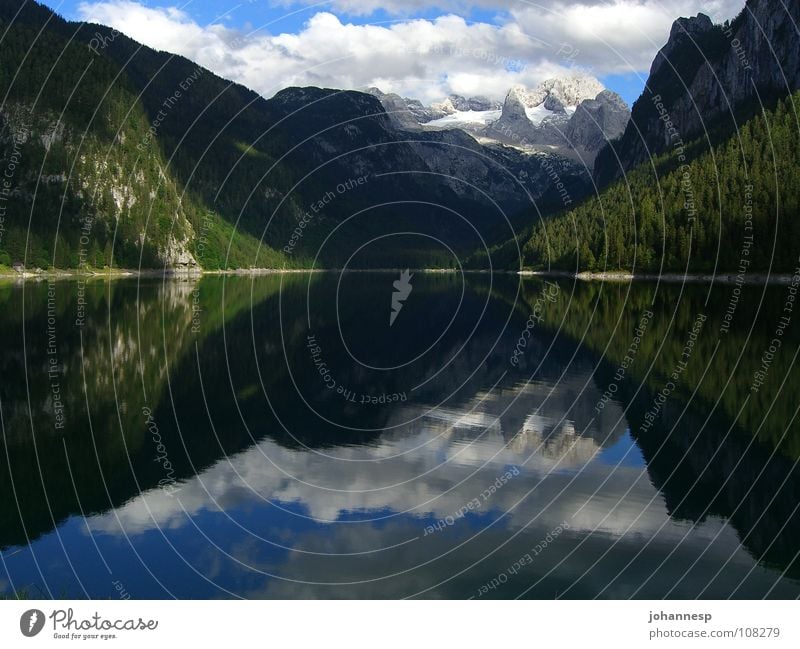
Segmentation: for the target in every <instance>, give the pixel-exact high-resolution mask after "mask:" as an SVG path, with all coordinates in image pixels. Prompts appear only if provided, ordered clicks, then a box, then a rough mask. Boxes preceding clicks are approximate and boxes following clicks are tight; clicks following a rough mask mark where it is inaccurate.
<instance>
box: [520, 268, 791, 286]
mask: <svg viewBox="0 0 800 649" xmlns="http://www.w3.org/2000/svg"><path fill="white" fill-rule="evenodd" d="M519 275H521V276H523V277H544V278H550V277H552V278H559V279H574V280H578V281H582V282H613V283H619V284H625V283H632V282H666V283H669V284H677V283H693V284H747V285H763V284H778V285H784V284H791V283H792V282H793V281H794V278H795V275H793V274H791V273H769V274H767V273H746V274H744V275H740V274H738V273H729V272H724V271H721V272H718V273H717V274H715V275H713V274H711V273H662V274H661V275H659V274H656V273H642V274H633V273H627V272H624V271H609V272H602V273H597V272H590V271H584V272H581V273H572V272H569V271H558V270H549V271H548V270H522V271H519Z"/></svg>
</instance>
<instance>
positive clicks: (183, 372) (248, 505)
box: [0, 273, 800, 598]
mask: <svg viewBox="0 0 800 649" xmlns="http://www.w3.org/2000/svg"><path fill="white" fill-rule="evenodd" d="M394 279H395V278H394V277H391V276H389V275H369V274H360V273H355V274H346V275H343V276H337V275H314V276H280V277H278V276H276V277H261V278H257V279H255V280H251V279H244V278H204V279H202V280H200V281H199V282H194V281H187V282H179V281H173V280H170V281H166V282H164V281H161V280H146V281H142V282H136V281H119V282H114V283H111V284H107V283H97V284H90V285H88V286H87V287H86V288H85V295H86V302H87V306H86V307H85V308H86V317H85V321H84V322H83V323H82V324H81V325H80V326H78V325H76V323H75V317H76V309H77V308H78V305H77V303H76V302H77V300H76V295H77V292H76V287H75V284H73V283H69V282H66V283H58V284H56V285H55V287H56V288H55V296H56V299H55V301H53V300H52V296H51V299H50V301H49V302H48V287H47V285H45V284H40V285H33V284H26V285H25V286H24V287H16V286H6V287H2V288H0V299H2V300H3V302H4V303H5V304H6V305H7V307H8V308H7V309H6V313H7V315H6V316H5V317H4V319H3V321H2V323H0V341H2V342H0V345H2V347H1V348H0V364H2V369H3V376H4V377H9V376H13V377H18V380H14V381H8V380H4V381H3V385H2V388H1V391H0V397H1V398H2V402H1V405H2V415H3V445H4V449H3V450H4V455H5V456H6V457H7V459H8V461H7V462H2V463H0V485H1V486H2V489H3V493H4V494H6V495H7V496H6V497H4V498H3V499H2V505H0V507H2V511H0V517H1V518H0V520H2V528H1V529H0V547H2V548H3V558H4V570H5V573H4V576H3V573H0V587H2V589H3V590H5V591H9V592H10V591H13V590H15V589H20V588H26V587H27V588H31V587H34V588H36V589H41V591H42V592H44V593H46V594H48V595H52V596H59V595H72V596H89V597H109V596H114V592H115V591H114V590H113V588H114V586H113V585H112V581H114V580H116V581H121V582H122V583H124V584H125V588H126V591H127V592H129V593H130V594H131V595H132V596H133V597H168V596H176V597H225V596H242V597H411V596H425V597H458V598H461V597H478V596H480V597H504V598H508V597H517V596H526V597H595V596H601V597H631V596H636V597H667V596H669V597H697V596H707V597H727V596H740V597H762V596H773V597H796V596H797V595H798V594H800V583H799V582H798V581H797V579H798V577H800V575H798V569H797V564H796V556H797V552H798V550H800V544H798V542H797V540H796V539H797V538H798V534H797V532H798V528H799V527H800V521H799V520H798V513H797V506H798V503H800V499H798V476H797V471H796V462H795V455H794V450H795V449H796V448H798V445H797V434H796V431H795V430H794V429H792V428H788V429H787V428H786V424H787V423H788V422H790V421H791V419H790V418H787V419H784V420H782V421H781V420H779V419H777V418H771V417H769V416H763V415H762V417H761V418H760V419H759V420H757V421H758V423H759V424H760V426H754V425H753V423H752V422H753V421H756V420H755V419H754V418H753V417H754V415H753V414H752V413H749V412H747V411H744V410H742V409H741V408H740V412H739V416H738V417H736V416H735V414H736V413H734V416H732V415H731V412H730V411H729V409H728V404H729V403H730V402H731V400H732V399H733V398H734V397H735V396H736V394H741V391H743V390H746V389H747V387H748V385H747V383H746V381H745V379H746V378H749V377H748V375H747V374H746V373H744V374H741V375H740V374H738V373H737V372H739V368H740V367H745V368H747V364H748V363H749V362H751V359H750V356H755V355H757V354H760V352H761V348H762V346H763V343H764V342H765V341H764V340H763V339H762V338H763V336H761V337H759V336H760V334H758V333H757V332H758V329H757V328H754V329H753V331H754V332H755V337H754V338H753V337H752V336H751V339H750V340H749V341H747V342H746V343H742V340H741V339H739V338H736V337H735V336H736V330H735V329H734V332H733V336H732V337H729V338H720V337H719V336H716V337H715V335H714V331H715V330H714V326H715V325H714V319H715V317H714V316H715V314H717V313H721V311H720V309H719V306H718V305H719V304H721V303H724V300H725V296H724V294H721V295H720V294H717V293H712V296H711V298H709V296H708V295H707V292H706V291H705V290H704V289H703V288H702V287H694V288H691V289H681V288H680V287H663V286H662V287H657V286H653V285H636V286H634V287H613V286H602V285H578V286H573V285H572V284H569V283H564V284H562V285H560V290H559V291H558V293H557V298H555V299H552V300H547V301H546V302H547V303H546V304H545V303H543V302H541V296H542V295H543V290H545V289H544V287H543V284H542V283H541V282H539V281H536V280H530V281H527V280H526V281H525V282H523V283H522V284H521V285H520V284H519V283H518V280H517V279H516V278H511V277H505V278H503V277H501V278H497V277H495V278H493V279H490V278H488V277H485V276H469V277H467V278H466V280H465V281H464V283H463V284H462V281H461V280H460V279H457V278H456V277H455V276H449V275H447V276H429V275H419V276H417V277H416V278H414V282H415V283H414V289H413V293H412V296H410V297H409V299H408V300H407V302H406V303H405V305H404V308H403V311H402V313H401V314H400V315H399V316H398V318H397V320H396V322H394V324H393V325H392V326H390V322H389V310H390V304H391V283H392V281H393V280H394ZM50 290H51V291H52V290H53V289H52V287H51V288H50ZM715 291H716V289H715ZM770 291H771V292H774V293H775V295H774V297H772V296H771V294H770V295H768V299H774V300H780V289H771V290H770ZM723 292H724V288H723V289H721V290H720V293H723ZM551 295H556V293H551ZM382 304H383V305H385V307H386V308H384V309H381V308H380V306H379V305H382ZM53 307H55V312H54V313H50V314H48V311H53ZM645 309H651V310H652V311H653V312H654V314H655V317H654V318H653V324H652V325H651V329H650V330H649V331H648V332H647V334H646V336H645V337H644V339H643V342H642V348H641V350H640V351H639V354H638V356H637V357H636V359H635V362H633V363H630V364H629V367H628V368H627V372H626V375H625V377H624V380H622V381H618V380H617V379H615V377H618V373H619V367H620V363H621V362H622V361H623V359H624V354H625V351H626V350H627V349H628V348H629V344H630V338H631V335H632V332H633V331H634V330H635V327H636V323H637V322H639V321H640V318H641V313H642V312H643V311H644V310H645ZM701 309H702V310H703V311H704V312H705V313H708V314H709V316H710V317H709V321H710V324H709V326H708V328H707V329H706V332H705V337H701V338H700V339H699V341H698V345H699V346H706V345H708V346H710V347H712V348H714V347H716V352H715V354H716V356H715V358H716V359H717V364H716V365H715V369H714V371H715V372H716V376H715V377H713V378H712V380H711V385H712V387H709V385H708V384H707V381H709V373H708V371H704V366H705V362H704V360H703V356H702V354H701V353H700V352H698V353H697V354H696V355H695V356H694V357H693V358H692V360H691V363H690V364H689V365H688V366H687V367H688V369H687V371H686V372H685V374H684V380H683V382H682V383H681V385H680V389H676V391H675V393H674V394H673V395H671V396H670V398H669V399H668V400H666V402H665V403H664V404H663V408H662V414H661V416H660V417H659V418H658V420H657V421H656V422H655V423H654V424H653V425H652V426H651V425H648V426H643V423H644V422H645V421H646V420H647V418H648V412H650V411H651V409H652V404H653V403H654V399H657V398H658V393H659V390H660V389H661V388H662V386H663V377H664V376H667V375H668V374H669V372H670V370H671V368H672V367H673V366H674V363H675V360H676V358H680V353H681V350H682V349H683V346H684V343H685V340H686V334H687V331H688V330H689V328H690V327H691V323H692V321H693V318H692V316H693V314H696V313H697V312H698V311H700V310H701ZM539 312H541V314H542V317H541V319H538V320H536V326H535V327H533V328H532V335H531V336H530V337H526V338H525V341H526V342H525V345H524V348H523V349H524V351H523V354H522V355H521V356H518V357H517V358H518V359H519V360H520V361H521V362H519V363H513V362H511V359H512V358H513V357H514V354H513V351H514V349H516V348H518V346H519V340H520V334H521V332H524V331H525V330H526V328H528V329H531V327H529V323H530V322H531V320H530V315H531V313H539ZM49 315H52V316H53V317H54V319H55V321H56V327H55V331H56V339H55V340H56V343H55V344H56V350H57V353H56V355H57V357H58V359H59V361H58V373H57V379H58V383H59V390H60V393H59V394H60V396H61V399H62V401H63V404H64V427H63V428H58V427H56V426H55V421H56V419H55V410H54V404H53V386H52V383H53V379H52V375H51V372H49V367H50V361H49V357H50V356H52V354H48V349H49V347H48V341H49V340H51V338H49V337H48V316H49ZM742 317H743V318H744V322H743V324H742V325H741V326H742V328H743V330H746V329H745V325H747V327H749V325H752V324H753V322H756V323H757V322H758V321H759V320H758V319H759V318H760V317H762V316H758V315H757V314H755V313H746V312H745V313H743V314H742ZM748 319H749V320H750V322H749V323H747V322H746V321H747V320H748ZM709 332H710V333H709ZM764 335H766V334H764ZM790 336H793V338H789V339H787V340H790V341H791V340H796V334H795V333H793V332H790ZM310 337H312V338H310ZM719 341H722V342H719ZM700 348H701V347H699V349H700ZM743 350H744V352H743ZM729 358H738V363H739V364H738V365H734V366H732V367H734V368H735V369H734V370H733V371H730V368H729V367H727V366H725V365H724V362H723V361H725V359H729ZM323 364H324V366H323ZM386 368H391V369H386ZM321 370H325V371H321ZM781 372H783V374H781ZM774 377H775V378H774V380H776V381H778V380H779V381H784V382H792V384H793V385H797V377H796V376H795V375H794V369H793V365H792V364H790V363H789V364H787V365H785V366H780V365H776V369H775V370H774ZM725 381H727V382H728V386H727V387H726V388H725V390H723V391H718V392H717V393H716V397H717V398H715V399H713V400H711V399H710V398H707V395H709V394H710V395H713V394H714V392H713V390H714V389H717V390H718V388H715V387H713V386H716V385H719V384H720V383H723V384H724V383H725ZM615 382H616V383H618V390H617V391H616V392H615V394H614V396H613V398H611V399H606V400H604V399H603V393H604V392H606V391H607V389H608V386H609V385H610V384H612V383H615ZM777 385H780V383H778V384H777ZM781 389H782V388H781ZM775 392H777V393H780V392H779V390H778V389H777V388H776V390H775ZM392 395H398V397H397V398H396V399H392ZM399 395H403V396H402V397H400V396H399ZM600 402H604V403H605V406H604V407H603V408H598V407H597V405H598V403H600ZM781 404H782V405H781V406H779V408H778V409H779V410H780V409H782V408H784V407H785V406H784V405H783V403H782V402H781ZM776 425H777V426H780V427H782V429H783V430H782V431H780V432H779V431H777V429H776V428H775V426H776ZM781 432H782V433H783V434H781ZM554 530H562V531H559V532H558V533H557V534H556V536H555V537H554V536H553V534H554ZM547 538H550V539H551V541H548V542H546V543H545V545H546V550H543V551H540V552H539V553H538V554H537V555H536V557H535V561H533V562H531V563H530V564H529V565H526V566H525V567H524V568H522V569H520V570H515V572H514V574H508V572H507V571H508V570H509V568H510V567H511V566H513V565H514V564H515V562H517V561H518V560H519V559H520V557H523V556H525V555H526V553H529V552H530V551H531V548H535V547H540V548H541V544H542V542H543V539H547ZM500 574H505V575H506V576H507V577H508V579H507V580H504V583H503V585H502V587H499V588H496V589H493V590H491V591H489V592H482V590H481V588H482V586H484V585H485V584H486V583H488V582H491V581H492V580H493V579H496V578H497V576H498V575H500ZM484 590H485V589H484Z"/></svg>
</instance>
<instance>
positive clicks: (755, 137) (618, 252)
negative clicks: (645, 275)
mask: <svg viewBox="0 0 800 649" xmlns="http://www.w3.org/2000/svg"><path fill="white" fill-rule="evenodd" d="M798 101H800V93H795V94H794V95H792V96H791V97H788V98H786V99H785V100H783V101H780V102H778V104H777V106H776V107H775V108H774V109H771V110H767V111H764V112H763V113H762V114H761V115H759V116H757V117H754V118H753V119H751V120H750V121H748V122H747V123H746V124H744V125H743V126H742V127H741V129H740V130H739V131H738V133H736V134H735V135H734V136H733V137H731V138H730V139H728V140H727V141H725V142H723V143H721V144H719V145H717V146H715V147H713V148H711V149H708V148H707V147H704V146H703V144H704V143H703V142H695V143H693V144H691V145H688V146H687V147H686V149H685V151H683V152H681V151H679V150H677V149H675V150H672V151H670V152H668V153H666V154H664V155H662V156H660V157H658V158H657V159H655V160H654V161H653V163H652V164H645V165H642V166H641V167H638V168H637V169H636V170H634V171H633V172H632V173H630V174H629V175H628V177H627V179H625V180H623V181H618V182H616V183H615V184H613V185H611V186H610V187H608V188H607V189H606V190H605V191H603V192H602V193H601V194H600V195H599V196H598V197H595V198H592V199H590V200H588V201H586V202H584V203H582V204H581V205H579V206H578V207H576V208H575V209H572V210H570V211H568V212H565V213H562V214H560V215H558V216H557V217H554V218H552V219H550V220H546V221H542V222H541V223H539V224H537V225H536V226H535V228H534V230H533V233H532V235H531V237H530V239H529V240H528V241H527V243H526V244H525V247H524V251H523V255H524V264H525V265H526V266H528V267H531V268H535V269H558V270H570V271H599V270H605V271H611V270H625V271H634V272H653V271H688V272H707V271H710V270H712V269H714V268H716V269H717V270H722V271H737V270H739V269H740V263H741V260H742V259H745V260H746V261H745V268H744V271H745V272H755V271H764V270H767V269H769V268H771V269H772V271H773V272H776V271H784V272H791V271H793V270H794V269H795V268H797V266H798V252H797V241H800V219H799V218H798V216H799V215H798V195H797V192H796V191H795V188H796V187H797V186H798V185H799V184H800V165H798V160H800V128H798V118H797V113H796V110H797V102H798ZM681 154H682V155H684V156H685V157H686V159H685V162H684V161H683V160H681V159H680V158H679V155H681ZM751 236H752V239H750V237H751ZM745 249H747V252H743V250H745Z"/></svg>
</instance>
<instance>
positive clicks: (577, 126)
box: [564, 90, 630, 156]
mask: <svg viewBox="0 0 800 649" xmlns="http://www.w3.org/2000/svg"><path fill="white" fill-rule="evenodd" d="M629 118H630V111H629V110H628V105H627V104H626V103H625V102H624V101H623V99H622V97H620V96H619V95H618V94H617V93H615V92H612V91H610V90H603V91H602V92H601V93H599V94H598V95H597V97H595V98H594V99H587V100H586V101H583V102H581V104H580V105H579V106H578V107H577V108H576V109H575V113H574V114H573V116H572V118H571V119H570V120H569V123H568V124H567V127H566V129H565V131H564V136H565V139H566V141H567V142H569V143H571V144H572V146H573V147H575V149H577V150H578V151H580V152H582V153H583V154H584V155H585V156H591V155H592V154H597V152H598V151H600V149H602V148H603V147H604V146H605V145H606V144H607V143H608V142H609V140H613V139H614V138H616V137H619V136H620V134H622V133H623V131H624V130H625V127H626V126H627V124H628V119H629Z"/></svg>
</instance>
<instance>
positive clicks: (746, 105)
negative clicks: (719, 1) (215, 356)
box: [595, 0, 800, 184]
mask: <svg viewBox="0 0 800 649" xmlns="http://www.w3.org/2000/svg"><path fill="white" fill-rule="evenodd" d="M798 24H800V2H798V0H787V1H786V2H781V3H775V2H770V1H769V0H748V1H747V4H746V5H745V7H744V9H743V10H742V12H741V13H740V14H739V15H738V16H737V17H736V18H734V19H733V20H731V21H729V22H726V23H724V24H722V25H714V24H713V23H712V21H711V19H710V18H709V17H708V16H706V15H704V14H702V13H701V14H698V15H697V16H695V17H693V18H680V19H678V20H676V21H675V23H674V24H673V26H672V30H671V32H670V36H669V40H668V41H667V43H666V44H665V45H664V47H663V48H662V49H661V50H660V51H659V53H658V54H657V55H656V58H655V60H654V61H653V64H652V67H651V69H650V76H649V78H648V81H647V85H646V88H645V91H644V94H643V95H642V96H641V97H640V98H639V100H638V101H636V103H635V104H634V106H633V109H632V114H631V120H630V123H629V124H628V126H627V128H626V129H625V132H624V134H623V135H622V137H621V138H620V139H619V141H617V142H614V143H613V144H611V145H609V146H607V147H606V148H605V149H604V150H603V151H602V152H601V153H600V154H599V156H598V160H597V164H596V166H595V178H596V180H597V181H598V182H599V183H600V184H607V183H608V182H610V181H612V180H614V179H615V178H618V177H619V176H620V175H621V174H622V173H623V172H624V171H628V170H630V169H633V168H634V167H636V166H637V165H639V164H641V163H644V162H647V161H648V160H649V159H650V157H651V156H655V155H658V154H660V153H663V152H664V151H666V150H667V149H669V148H670V147H673V146H675V145H676V144H678V143H680V142H689V141H690V140H693V139H695V138H698V137H707V138H708V139H709V141H713V140H714V139H715V138H717V139H719V138H720V137H722V138H724V137H725V136H728V135H730V134H732V133H734V132H735V131H736V129H737V126H738V125H739V124H741V123H742V122H743V121H746V120H747V119H748V118H750V117H752V116H753V115H755V114H756V113H758V112H760V110H761V106H762V105H764V106H767V107H769V106H773V105H774V104H775V101H776V100H777V99H778V98H780V97H785V96H786V95H787V94H789V93H791V92H793V91H794V90H798V89H800V57H798V52H799V51H800V32H798V29H797V25H798ZM670 126H672V127H674V130H672V131H671V130H670Z"/></svg>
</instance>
